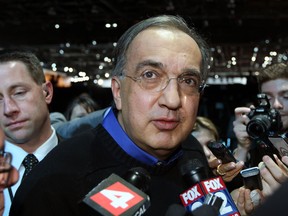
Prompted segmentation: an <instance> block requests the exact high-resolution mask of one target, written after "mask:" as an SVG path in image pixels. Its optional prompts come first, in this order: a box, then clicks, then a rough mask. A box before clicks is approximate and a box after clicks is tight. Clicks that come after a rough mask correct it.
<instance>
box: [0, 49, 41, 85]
mask: <svg viewBox="0 0 288 216" xmlns="http://www.w3.org/2000/svg"><path fill="white" fill-rule="evenodd" d="M10 61H18V62H22V63H23V64H24V65H25V66H26V68H27V70H28V72H29V73H30V75H31V77H32V79H33V80H34V81H35V82H36V83H37V84H38V85H41V84H43V83H45V75H44V72H43V68H42V66H41V63H40V61H39V59H38V58H37V56H36V55H35V54H33V53H32V52H29V51H10V50H7V51H5V50H4V51H2V52H1V53H0V64H3V63H7V62H10Z"/></svg>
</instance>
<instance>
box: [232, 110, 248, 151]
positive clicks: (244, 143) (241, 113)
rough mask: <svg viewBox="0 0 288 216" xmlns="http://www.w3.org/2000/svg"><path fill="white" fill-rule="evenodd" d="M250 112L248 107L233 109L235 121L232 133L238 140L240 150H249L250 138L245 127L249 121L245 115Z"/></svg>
mask: <svg viewBox="0 0 288 216" xmlns="http://www.w3.org/2000/svg"><path fill="white" fill-rule="evenodd" d="M250 111H251V109H250V108H248V107H237V108H236V109H235V121H234V122H233V126H234V128H233V131H234V133H235V135H236V138H237V140H238V144H239V145H240V146H241V147H242V148H246V149H249V148H250V144H251V141H250V138H249V135H248V133H247V131H246V125H247V124H248V122H249V121H250V119H249V118H248V116H247V114H248V113H249V112H250Z"/></svg>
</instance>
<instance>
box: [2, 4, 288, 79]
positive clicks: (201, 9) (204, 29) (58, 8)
mask: <svg viewBox="0 0 288 216" xmlns="http://www.w3.org/2000/svg"><path fill="white" fill-rule="evenodd" d="M287 11H288V1H287V0H270V1H268V0H49V1H39V0H1V8H0V32H1V34H0V47H1V49H6V48H9V49H14V48H24V49H31V50H33V51H35V52H36V53H37V55H38V57H39V58H40V59H41V61H42V62H43V66H44V67H45V68H47V69H49V70H56V71H59V72H62V73H63V74H69V75H70V76H79V72H86V74H87V76H88V77H89V79H90V80H93V79H99V78H100V77H103V76H104V75H105V73H107V72H108V73H109V72H110V71H111V65H112V63H111V60H112V59H111V58H112V55H111V52H112V50H113V46H114V45H115V42H116V41H117V39H118V38H119V36H120V35H121V34H122V33H123V32H124V31H125V30H126V29H128V28H129V27H130V26H131V25H133V24H134V23H136V22H137V21H139V20H141V19H143V18H147V17H150V16H154V15H159V14H177V15H181V16H183V17H184V18H185V19H186V20H187V22H188V24H189V25H190V26H193V27H195V28H196V29H197V30H198V31H199V32H201V34H202V35H203V36H204V37H205V38H207V41H208V43H209V45H210V46H211V51H212V56H213V62H212V65H211V71H212V74H214V75H216V74H220V75H221V76H238V75H242V76H245V75H247V73H248V74H250V73H251V72H254V71H257V70H259V69H261V68H262V67H265V66H267V65H268V64H269V63H270V62H275V61H278V62H279V61H284V62H286V61H287V54H288V35H287V23H288V13H287ZM109 25H110V26H109ZM53 63H54V64H53ZM69 68H70V72H69ZM72 70H73V71H72ZM80 76H81V75H80Z"/></svg>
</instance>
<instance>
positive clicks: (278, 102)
mask: <svg viewBox="0 0 288 216" xmlns="http://www.w3.org/2000/svg"><path fill="white" fill-rule="evenodd" d="M261 92H263V93H265V94H267V96H268V99H269V101H270V104H271V107H273V108H275V109H277V110H278V111H279V112H280V115H281V119H282V122H283V130H284V132H288V79H276V80H271V81H268V82H265V83H263V84H262V86H261Z"/></svg>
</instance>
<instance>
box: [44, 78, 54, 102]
mask: <svg viewBox="0 0 288 216" xmlns="http://www.w3.org/2000/svg"><path fill="white" fill-rule="evenodd" d="M42 89H43V94H44V97H45V100H46V103H47V104H50V103H51V101H52V98H53V85H52V83H51V82H50V81H46V82H45V83H43V84H42Z"/></svg>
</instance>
